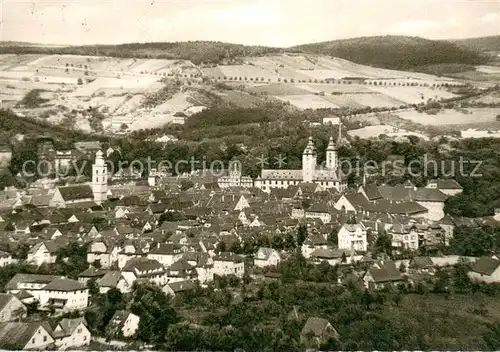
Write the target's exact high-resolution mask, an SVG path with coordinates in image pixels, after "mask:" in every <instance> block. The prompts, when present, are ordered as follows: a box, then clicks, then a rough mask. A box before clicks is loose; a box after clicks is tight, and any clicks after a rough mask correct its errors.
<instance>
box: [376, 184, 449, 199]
mask: <svg viewBox="0 0 500 352" xmlns="http://www.w3.org/2000/svg"><path fill="white" fill-rule="evenodd" d="M378 190H379V192H380V194H381V195H382V197H383V198H384V199H386V200H389V201H396V202H411V201H421V202H444V201H445V200H446V199H447V198H448V197H447V196H446V195H445V194H444V193H443V192H441V191H440V190H438V189H435V188H423V187H420V188H408V187H404V186H385V185H384V186H379V187H378Z"/></svg>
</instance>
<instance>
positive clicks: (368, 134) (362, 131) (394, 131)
mask: <svg viewBox="0 0 500 352" xmlns="http://www.w3.org/2000/svg"><path fill="white" fill-rule="evenodd" d="M347 133H348V134H349V135H350V136H352V137H359V138H361V139H369V138H377V137H379V136H380V135H381V134H383V135H386V136H388V137H393V138H395V137H406V136H417V137H419V138H421V139H424V140H426V139H429V138H428V137H427V136H425V135H423V134H421V133H416V132H410V131H407V130H404V129H398V128H396V127H393V126H389V125H376V126H366V127H363V128H358V129H355V130H350V131H348V132H347Z"/></svg>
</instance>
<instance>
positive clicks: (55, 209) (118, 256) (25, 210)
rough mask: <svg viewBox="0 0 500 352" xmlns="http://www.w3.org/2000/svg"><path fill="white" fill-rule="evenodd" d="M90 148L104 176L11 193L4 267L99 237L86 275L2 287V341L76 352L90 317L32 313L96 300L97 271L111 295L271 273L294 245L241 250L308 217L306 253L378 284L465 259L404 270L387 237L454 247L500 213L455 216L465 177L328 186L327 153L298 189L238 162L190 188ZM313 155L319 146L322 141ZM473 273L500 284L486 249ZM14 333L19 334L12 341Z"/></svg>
mask: <svg viewBox="0 0 500 352" xmlns="http://www.w3.org/2000/svg"><path fill="white" fill-rule="evenodd" d="M49 142H50V141H49ZM330 144H331V145H333V142H332V141H330ZM86 147H87V148H86V149H85V148H84V146H79V149H80V152H82V153H84V152H85V150H87V153H96V159H95V160H96V161H95V163H94V165H93V171H92V174H93V175H92V182H90V183H87V184H71V185H65V186H55V185H52V186H51V187H46V186H37V185H35V184H34V185H32V186H31V187H30V188H27V189H22V190H21V189H13V188H10V189H5V190H4V191H0V248H1V249H2V250H1V251H0V266H5V265H8V264H12V263H15V262H17V261H19V260H24V261H26V262H27V263H29V264H32V265H36V266H41V265H44V264H53V263H55V262H56V260H57V258H58V255H60V253H61V252H60V249H62V248H64V247H66V246H68V245H69V244H70V243H75V242H76V243H80V244H87V262H88V265H89V266H88V269H87V270H85V271H83V272H81V273H80V274H79V275H78V277H77V278H76V279H70V278H67V277H57V276H53V275H34V274H23V273H20V274H16V275H15V276H14V277H13V278H12V280H10V281H9V282H8V284H7V285H6V286H5V290H6V293H5V294H3V295H2V296H0V306H1V305H2V302H3V301H2V300H4V301H5V302H6V303H5V304H4V306H3V308H1V307H0V348H6V349H11V348H10V347H16V348H18V349H19V348H20V349H40V348H50V347H54V346H55V347H57V348H61V349H66V348H73V347H79V346H83V345H85V344H88V343H89V341H90V339H91V336H90V332H89V330H88V329H87V327H86V322H85V321H84V320H83V319H82V318H75V319H63V320H61V321H60V322H58V323H57V324H56V325H53V324H52V325H51V324H48V323H45V322H42V323H33V322H23V316H25V315H26V310H27V309H26V306H27V305H29V304H31V303H33V302H38V304H39V306H40V308H41V309H47V310H50V311H55V312H69V311H75V310H76V311H79V310H85V309H87V307H88V306H89V290H88V288H87V283H88V281H89V280H94V281H95V283H96V285H97V287H98V290H99V292H100V293H106V292H108V291H109V290H110V289H112V288H115V289H119V290H120V291H121V292H123V293H126V292H130V291H131V290H132V286H133V284H134V282H136V281H148V282H152V283H155V284H157V285H158V286H160V287H161V288H162V290H163V291H164V292H165V293H166V294H168V295H172V296H175V295H177V294H179V293H182V292H185V291H187V290H190V289H193V288H194V287H195V282H196V281H198V282H199V283H200V284H201V285H206V284H208V283H209V282H210V281H213V280H214V278H215V277H216V276H227V275H234V276H236V277H239V278H242V277H243V276H244V275H245V273H246V272H247V273H252V274H253V275H254V274H255V273H258V274H259V275H260V274H262V273H268V270H267V269H266V270H261V268H271V267H276V266H277V265H278V264H279V263H280V262H281V261H282V260H284V259H285V258H286V257H287V256H288V254H289V253H287V252H286V251H283V250H279V249H277V248H274V249H273V248H270V247H271V246H270V245H269V246H262V247H260V248H257V249H256V250H255V253H253V255H251V256H248V255H247V256H244V255H241V254H236V253H241V252H240V251H239V250H238V249H239V248H241V245H242V244H243V243H244V242H245V241H247V240H248V239H249V238H257V237H261V236H263V235H264V236H267V237H268V238H269V239H271V238H273V236H283V237H284V236H286V235H287V234H293V235H294V236H295V234H296V233H297V231H298V228H299V226H305V228H306V229H307V236H306V238H305V241H304V242H303V243H302V244H301V247H300V248H299V250H300V251H301V253H302V254H303V256H304V257H305V258H306V259H307V260H309V261H310V262H312V263H322V262H327V263H329V264H330V265H332V266H334V265H350V264H353V263H364V264H366V266H365V267H366V268H367V269H366V270H364V271H363V272H362V273H361V274H359V275H346V276H345V277H342V280H343V281H345V280H351V279H354V280H357V281H359V282H360V284H361V285H362V286H364V287H374V288H377V287H381V286H384V285H387V284H394V283H398V282H401V281H403V280H405V277H406V278H407V277H408V275H410V274H411V273H412V271H411V270H417V271H419V272H421V271H422V270H424V271H425V270H427V271H429V270H431V268H432V267H434V266H436V265H437V266H440V265H448V264H450V263H451V264H453V263H452V262H453V260H455V262H457V260H458V259H457V258H458V257H457V258H455V259H453V260H451V259H450V260H448V261H447V260H446V259H443V258H439V257H436V258H433V257H414V258H413V259H412V261H411V263H407V264H409V265H408V270H409V271H406V272H402V270H401V268H400V265H398V263H396V262H393V261H383V260H376V259H373V258H372V257H371V253H370V250H371V248H372V247H373V244H374V242H375V241H376V239H377V236H379V234H382V233H385V234H387V235H390V238H391V241H392V243H391V244H392V247H393V249H394V250H395V251H396V252H399V253H401V254H405V253H413V254H416V253H417V251H418V250H419V249H421V248H423V247H425V248H433V247H436V246H438V245H444V246H446V245H449V242H450V240H451V238H452V237H453V232H454V229H455V228H456V227H457V226H469V227H471V228H473V227H479V226H482V225H484V224H490V225H493V226H496V224H497V223H498V221H500V214H498V215H495V216H492V217H485V218H480V219H468V218H458V217H451V216H447V215H445V214H444V211H443V209H444V202H445V200H446V199H447V198H448V197H450V196H453V195H455V194H458V193H460V192H461V191H462V187H461V186H460V185H459V184H458V183H457V182H456V181H454V180H432V181H430V182H429V183H428V185H427V186H426V187H415V186H414V185H413V184H411V183H410V182H406V183H404V184H402V185H398V186H387V185H374V184H364V185H362V186H360V187H359V189H357V190H356V192H352V191H351V192H349V191H346V190H345V189H344V188H343V187H341V186H342V185H343V183H342V182H341V181H339V182H340V183H338V184H335V183H332V186H331V187H325V185H324V184H323V185H322V184H321V182H316V181H315V180H316V178H318V177H320V176H321V175H322V174H321V173H320V174H316V173H315V171H314V167H315V164H316V159H315V157H310V155H309V154H308V155H307V156H306V157H305V158H304V160H306V161H308V160H309V159H311V160H312V161H311V162H310V163H309V164H310V165H309V166H308V167H309V169H308V170H305V171H304V174H307V176H308V177H309V179H308V180H306V181H304V180H301V179H300V178H301V177H302V176H301V177H297V180H295V179H294V180H292V181H293V182H292V181H290V177H288V176H286V175H285V176H286V177H285V179H287V180H288V181H289V182H288V183H289V184H287V187H268V188H267V189H262V188H259V187H253V186H251V185H250V184H247V183H248V182H247V183H245V182H243V184H241V183H240V184H239V186H234V185H233V182H236V181H234V179H236V178H238V179H240V181H241V174H240V170H238V169H234V170H230V173H229V176H227V177H225V178H224V179H223V184H224V186H222V187H221V185H220V184H219V183H218V182H217V180H213V179H209V180H207V179H205V178H203V177H193V178H191V179H190V181H192V184H193V186H192V187H191V188H190V189H187V190H181V187H180V183H181V182H180V181H181V179H178V180H174V181H172V182H169V183H161V184H159V185H156V184H155V185H154V186H151V183H144V182H142V181H132V180H130V179H127V180H126V181H124V182H121V183H119V184H115V185H109V184H108V171H107V168H106V165H105V164H104V162H103V158H104V153H102V152H101V151H100V150H98V151H97V152H96V151H95V148H93V147H97V146H95V145H94V146H92V145H87V146H86ZM41 148H42V151H41V153H42V154H43V155H50V153H52V152H51V148H52V147H51V144H50V143H48V142H47V143H45V144H43V143H42V147H41ZM112 152H113V151H111V150H108V151H106V155H109V154H108V153H112ZM308 153H310V154H311V155H312V153H313V147H312V146H310V149H309V150H308ZM56 155H57V154H56ZM329 163H330V164H331V167H330V169H329V170H330V171H328V175H329V176H328V177H330V176H331V177H333V178H335V172H334V171H335V169H336V167H337V166H336V165H337V156H336V147H332V152H331V155H330V159H329ZM311 170H312V171H311ZM302 171H303V170H302ZM302 171H301V174H302ZM318 175H320V176H318ZM321 177H322V176H321ZM333 178H332V179H333ZM307 181H308V182H307ZM330 181H331V180H329V181H325V182H330ZM273 182H274V181H273ZM331 182H333V181H331ZM335 182H337V181H335ZM236 183H237V182H236ZM337 186H338V187H337ZM23 245H27V246H28V247H29V250H28V253H27V256H26V258H21V259H20V258H13V255H12V253H14V252H15V251H16V249H17V248H19V247H20V246H23ZM412 256H413V255H412ZM252 266H253V268H251V267H252ZM410 269H411V270H410ZM271 271H272V270H271ZM275 273H276V272H275ZM469 274H470V275H471V277H473V278H474V279H478V280H482V281H486V282H499V281H500V260H498V259H496V258H480V259H479V260H477V261H475V263H474V264H473V266H472V270H471V272H470V273H469ZM265 275H266V274H264V276H265ZM271 276H272V275H271ZM14 313H15V314H14ZM311 319H313V320H312V321H308V323H307V324H306V327H307V329H306V330H308V331H309V329H312V328H313V327H315V326H319V327H318V329H319V331H320V332H319V333H321V331H323V330H324V329H327V330H328V331H330V332H332V330H331V325H330V324H329V323H328V322H325V321H323V320H321V319H320V318H311ZM138 322H139V317H137V316H135V315H133V314H132V313H130V312H126V311H120V312H117V313H116V314H115V316H114V317H113V318H112V319H111V322H110V327H109V329H110V330H111V331H116V332H117V334H118V335H120V336H122V337H128V336H133V335H134V333H135V332H136V330H137V327H138ZM306 327H305V328H306ZM333 330H334V329H333ZM14 332H15V336H16V338H10V336H11V334H14ZM333 335H335V332H333ZM12 336H13V335H12Z"/></svg>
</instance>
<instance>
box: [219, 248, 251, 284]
mask: <svg viewBox="0 0 500 352" xmlns="http://www.w3.org/2000/svg"><path fill="white" fill-rule="evenodd" d="M213 261H214V267H213V273H214V275H218V276H225V275H236V276H237V277H240V278H241V277H243V275H244V273H245V263H244V262H243V257H241V256H239V255H237V254H234V253H229V252H222V253H219V254H218V255H216V256H215V257H214V258H213Z"/></svg>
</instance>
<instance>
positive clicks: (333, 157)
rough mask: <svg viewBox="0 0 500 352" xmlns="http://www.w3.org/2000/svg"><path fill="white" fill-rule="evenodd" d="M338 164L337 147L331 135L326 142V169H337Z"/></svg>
mask: <svg viewBox="0 0 500 352" xmlns="http://www.w3.org/2000/svg"><path fill="white" fill-rule="evenodd" d="M338 165H339V158H338V149H337V145H336V144H335V142H334V141H333V137H330V141H329V142H328V147H327V148H326V169H327V170H337V168H338Z"/></svg>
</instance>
